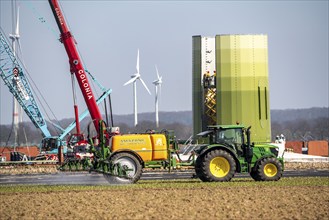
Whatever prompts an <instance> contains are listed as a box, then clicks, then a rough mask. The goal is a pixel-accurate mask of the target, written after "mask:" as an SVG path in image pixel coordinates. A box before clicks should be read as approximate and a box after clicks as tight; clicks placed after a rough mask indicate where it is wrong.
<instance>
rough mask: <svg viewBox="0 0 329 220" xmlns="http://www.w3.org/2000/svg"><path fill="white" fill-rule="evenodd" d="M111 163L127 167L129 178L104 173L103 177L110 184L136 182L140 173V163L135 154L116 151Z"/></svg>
mask: <svg viewBox="0 0 329 220" xmlns="http://www.w3.org/2000/svg"><path fill="white" fill-rule="evenodd" d="M110 161H111V162H112V163H113V164H117V163H120V165H121V167H124V168H127V169H129V171H127V175H128V177H129V178H124V177H118V176H113V175H108V174H104V177H105V178H106V179H107V181H108V182H109V183H112V184H130V183H136V182H137V181H138V180H139V179H140V177H141V175H142V165H141V163H140V161H139V160H138V159H137V158H136V156H135V155H132V154H130V153H118V154H116V155H114V156H113V157H112V158H111V160H110Z"/></svg>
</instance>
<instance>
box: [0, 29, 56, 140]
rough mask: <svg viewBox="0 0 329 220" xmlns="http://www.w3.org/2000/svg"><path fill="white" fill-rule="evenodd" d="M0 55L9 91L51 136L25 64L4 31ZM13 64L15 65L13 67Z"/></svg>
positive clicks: (37, 124)
mask: <svg viewBox="0 0 329 220" xmlns="http://www.w3.org/2000/svg"><path fill="white" fill-rule="evenodd" d="M0 55H1V64H0V76H1V78H2V79H3V81H4V82H5V84H6V85H7V86H8V88H9V91H10V92H11V93H12V94H13V95H14V96H15V98H16V100H17V101H18V103H19V104H20V105H21V106H22V108H23V109H24V111H25V113H26V114H27V116H28V117H29V118H30V119H31V121H32V122H33V124H34V125H35V126H36V127H37V128H39V129H40V130H41V132H42V136H43V137H50V136H51V135H50V132H49V130H48V127H47V123H46V120H45V119H44V117H43V115H42V113H41V111H40V108H39V106H38V104H37V102H36V100H35V98H34V95H33V92H32V90H31V87H30V85H29V82H28V80H27V78H26V77H25V74H24V72H23V64H21V63H20V61H19V60H18V59H16V57H15V55H14V53H13V51H12V50H11V47H10V46H9V44H8V42H7V41H6V38H5V36H4V34H3V33H2V31H0ZM13 66H15V67H14V68H13Z"/></svg>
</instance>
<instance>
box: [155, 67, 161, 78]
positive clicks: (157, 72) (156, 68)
mask: <svg viewBox="0 0 329 220" xmlns="http://www.w3.org/2000/svg"><path fill="white" fill-rule="evenodd" d="M155 69H156V71H157V77H158V80H159V79H160V76H159V71H158V67H157V65H155Z"/></svg>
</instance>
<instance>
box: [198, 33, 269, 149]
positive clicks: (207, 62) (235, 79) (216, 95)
mask: <svg viewBox="0 0 329 220" xmlns="http://www.w3.org/2000/svg"><path fill="white" fill-rule="evenodd" d="M212 41H214V43H213V42H212ZM209 42H210V43H209ZM213 51H215V53H214V54H212V55H210V54H211V53H213ZM192 69H193V77H192V79H193V86H192V88H193V94H192V96H193V97H192V98H193V99H192V100H193V130H194V134H196V133H198V132H200V131H202V130H205V127H206V126H208V125H213V124H221V125H229V124H236V123H240V124H244V125H245V126H252V131H253V132H252V134H251V140H252V141H253V142H256V143H262V142H270V141H271V120H270V105H269V82H268V46H267V36H266V35H216V36H215V37H201V36H193V67H192ZM209 70H210V71H209Z"/></svg>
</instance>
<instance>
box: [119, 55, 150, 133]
mask: <svg viewBox="0 0 329 220" xmlns="http://www.w3.org/2000/svg"><path fill="white" fill-rule="evenodd" d="M136 71H137V72H136V73H135V74H133V75H132V76H131V79H130V80H128V81H127V82H126V83H125V84H123V85H124V86H126V85H128V84H131V83H133V87H134V115H135V124H134V125H135V127H136V126H137V124H138V119H137V91H136V81H137V80H138V79H139V80H140V81H141V82H142V84H143V86H144V88H145V89H146V91H147V92H148V93H149V94H150V95H151V92H150V90H149V89H148V88H147V86H146V84H145V82H144V81H143V79H142V78H141V75H140V73H139V50H138V51H137V64H136Z"/></svg>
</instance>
